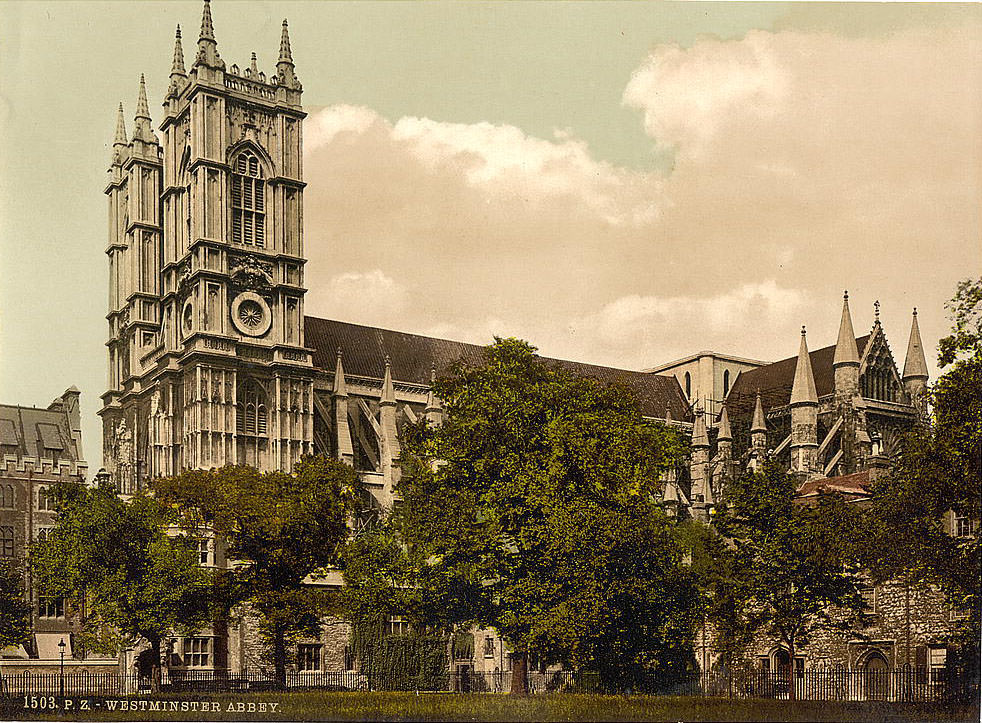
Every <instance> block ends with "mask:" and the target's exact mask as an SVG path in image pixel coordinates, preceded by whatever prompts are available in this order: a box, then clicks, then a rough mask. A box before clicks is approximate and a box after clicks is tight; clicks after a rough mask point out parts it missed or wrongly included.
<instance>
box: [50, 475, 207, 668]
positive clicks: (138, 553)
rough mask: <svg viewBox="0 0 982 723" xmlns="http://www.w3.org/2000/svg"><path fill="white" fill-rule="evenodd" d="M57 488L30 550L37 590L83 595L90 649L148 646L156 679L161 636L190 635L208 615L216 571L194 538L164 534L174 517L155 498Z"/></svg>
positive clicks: (71, 596) (78, 487)
mask: <svg viewBox="0 0 982 723" xmlns="http://www.w3.org/2000/svg"><path fill="white" fill-rule="evenodd" d="M60 491H61V500H60V502H59V507H58V518H57V525H56V526H55V528H54V529H53V530H51V532H50V533H49V534H48V535H47V537H46V539H45V540H43V541H40V542H38V543H35V544H34V545H33V546H32V549H31V564H32V566H33V569H34V574H35V579H36V580H37V583H38V587H39V590H40V592H41V593H42V594H44V595H52V596H58V597H65V598H68V599H74V600H77V601H78V600H80V599H81V598H82V596H84V598H85V601H86V607H87V610H88V612H89V616H88V618H87V620H86V621H85V624H86V628H85V630H84V631H83V632H84V633H85V637H86V640H87V642H88V644H89V645H90V646H91V647H93V648H94V649H96V650H101V651H103V652H107V653H114V652H117V651H118V649H119V648H120V646H127V645H133V644H135V643H137V642H140V641H144V642H146V643H149V645H150V649H151V650H152V655H151V657H150V664H151V666H152V670H153V680H154V681H155V682H156V683H159V672H160V644H161V641H162V640H163V639H164V638H165V637H166V636H168V635H171V634H173V633H175V632H176V633H177V634H179V635H190V634H193V633H194V632H196V631H198V630H200V629H201V627H202V626H203V625H205V624H206V623H207V622H208V621H209V620H210V619H211V618H212V616H213V615H214V613H215V611H214V609H213V607H212V604H213V601H214V599H215V592H216V589H217V585H218V580H217V579H216V576H215V575H214V574H213V573H212V572H210V571H208V570H205V569H203V568H202V567H200V566H199V565H198V558H197V553H196V550H195V549H193V548H194V542H193V541H192V540H189V539H188V538H187V537H186V536H184V535H177V534H167V530H168V528H171V527H172V526H173V525H175V524H176V523H177V517H176V515H175V514H174V511H173V510H172V509H170V508H169V507H167V506H166V505H164V504H161V502H160V501H158V500H156V499H154V498H152V497H149V496H146V495H143V494H138V495H136V496H134V497H133V498H132V499H130V500H123V499H122V498H120V497H119V496H117V495H116V494H115V492H114V491H113V490H111V489H109V488H105V487H100V488H89V487H84V486H82V485H62V486H61V488H60Z"/></svg>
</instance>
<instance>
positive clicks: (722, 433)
mask: <svg viewBox="0 0 982 723" xmlns="http://www.w3.org/2000/svg"><path fill="white" fill-rule="evenodd" d="M716 440H717V441H718V442H731V441H733V432H732V430H731V429H730V418H729V416H728V415H727V413H726V405H725V404H724V405H723V412H722V413H721V414H720V418H719V434H718V435H717V436H716Z"/></svg>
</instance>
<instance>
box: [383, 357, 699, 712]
mask: <svg viewBox="0 0 982 723" xmlns="http://www.w3.org/2000/svg"><path fill="white" fill-rule="evenodd" d="M534 352H535V350H534V348H532V347H531V346H530V345H528V344H527V343H525V342H522V341H518V340H514V339H504V340H502V339H498V340H496V342H495V344H494V345H492V346H490V347H489V348H488V349H487V352H486V363H485V364H484V365H483V366H477V367H468V366H464V365H457V366H456V367H455V368H454V369H453V370H452V373H451V374H450V375H449V376H448V377H446V378H443V379H440V380H438V381H437V382H436V384H435V387H434V388H435V391H436V393H437V395H438V396H439V397H440V398H441V399H442V400H443V402H444V406H445V415H444V420H443V424H442V425H441V426H438V427H428V428H425V429H422V430H419V431H418V432H417V433H415V434H409V435H407V439H406V443H405V444H404V445H403V459H402V468H403V479H402V482H401V483H400V486H399V490H400V492H401V493H402V495H403V498H404V504H403V506H402V509H401V512H400V514H401V516H402V520H403V522H402V530H401V534H402V535H403V539H404V541H405V543H406V545H407V549H408V550H409V551H410V554H412V555H418V556H419V557H420V558H422V559H423V560H424V561H425V567H424V569H423V571H422V573H421V577H422V579H423V580H424V581H426V584H427V585H428V589H432V590H434V591H440V592H441V594H446V593H457V595H456V599H455V600H454V603H453V606H452V608H451V609H452V610H453V611H455V612H456V614H457V616H458V621H459V622H461V623H466V622H468V621H476V622H479V623H481V624H483V625H486V626H489V627H493V628H495V629H496V630H497V631H498V633H499V635H501V636H502V638H503V639H504V640H505V641H506V642H507V643H508V644H509V646H510V647H511V648H512V650H513V651H514V656H513V658H514V660H513V676H512V692H513V693H518V694H524V693H525V692H526V691H527V665H528V655H529V653H530V652H533V651H534V652H535V654H536V655H537V656H538V657H539V659H540V661H542V662H543V663H552V662H562V663H565V664H569V665H573V666H576V667H580V668H587V669H589V668H592V669H594V670H596V671H598V672H599V673H600V675H601V679H602V680H603V681H604V683H605V685H607V686H609V687H623V686H629V685H636V684H637V682H638V681H639V680H640V679H641V677H642V675H643V674H644V673H645V672H646V671H652V670H654V671H657V672H659V673H661V674H663V675H665V676H669V675H672V674H675V673H676V672H679V671H681V670H684V669H685V668H686V667H687V665H688V664H689V663H690V662H691V618H690V608H691V605H692V601H693V595H694V592H693V584H692V581H691V577H690V575H689V574H688V571H687V570H686V569H685V568H684V567H683V566H682V565H681V556H682V549H681V546H680V544H679V542H678V539H677V537H676V534H675V528H674V524H673V523H672V521H671V520H670V519H669V518H668V517H667V516H666V515H665V514H664V513H663V511H662V509H661V508H660V506H659V504H658V502H657V498H658V494H657V493H658V485H659V483H658V480H659V478H660V476H661V474H662V473H663V472H664V470H665V469H666V468H667V467H669V466H670V465H674V464H675V463H676V462H677V461H678V460H679V459H681V458H682V456H683V455H684V453H685V445H684V442H683V440H682V439H681V438H680V437H679V435H677V434H676V433H675V432H674V431H672V430H670V429H668V428H666V427H664V426H662V425H656V424H649V423H646V422H645V421H644V420H643V418H642V416H641V413H640V410H639V406H638V403H637V401H636V400H635V399H634V398H633V397H632V396H631V395H630V394H629V393H628V392H627V391H626V390H624V389H622V388H620V387H616V386H608V385H604V384H602V383H600V382H598V381H597V380H594V379H591V378H584V377H580V376H577V375H574V374H572V373H570V372H568V371H566V370H563V369H561V368H557V367H554V366H550V365H547V364H546V363H544V362H542V361H541V360H540V359H539V358H538V357H536V356H535V353H534Z"/></svg>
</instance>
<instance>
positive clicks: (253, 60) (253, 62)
mask: <svg viewBox="0 0 982 723" xmlns="http://www.w3.org/2000/svg"><path fill="white" fill-rule="evenodd" d="M249 70H250V71H251V72H252V75H253V77H256V76H258V75H259V65H258V63H257V62H256V54H255V53H253V54H252V57H251V58H250V59H249Z"/></svg>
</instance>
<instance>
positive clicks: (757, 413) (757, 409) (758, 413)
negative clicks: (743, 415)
mask: <svg viewBox="0 0 982 723" xmlns="http://www.w3.org/2000/svg"><path fill="white" fill-rule="evenodd" d="M750 431H751V433H753V432H766V431H767V423H766V422H765V421H764V405H763V404H761V403H760V390H759V389H758V390H757V402H756V403H755V404H754V418H753V421H752V422H751V423H750Z"/></svg>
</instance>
